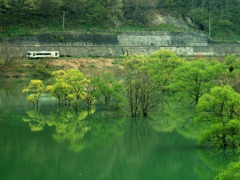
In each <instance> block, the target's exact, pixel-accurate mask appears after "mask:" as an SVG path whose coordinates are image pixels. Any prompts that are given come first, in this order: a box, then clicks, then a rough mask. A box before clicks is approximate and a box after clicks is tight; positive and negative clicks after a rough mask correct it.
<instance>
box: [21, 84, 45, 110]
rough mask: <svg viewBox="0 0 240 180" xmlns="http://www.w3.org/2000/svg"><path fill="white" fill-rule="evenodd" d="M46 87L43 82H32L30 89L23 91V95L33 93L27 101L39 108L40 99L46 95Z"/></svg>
mask: <svg viewBox="0 0 240 180" xmlns="http://www.w3.org/2000/svg"><path fill="white" fill-rule="evenodd" d="M44 91H45V87H44V84H43V82H42V81H41V80H31V82H30V83H29V85H28V87H26V88H24V89H23V91H22V92H23V93H31V94H29V95H28V97H27V100H28V101H29V102H31V103H33V106H37V107H38V103H39V98H40V96H41V95H42V94H43V93H44Z"/></svg>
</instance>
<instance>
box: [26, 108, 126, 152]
mask: <svg viewBox="0 0 240 180" xmlns="http://www.w3.org/2000/svg"><path fill="white" fill-rule="evenodd" d="M23 121H24V122H26V123H28V125H29V127H30V128H31V131H33V132H38V131H42V130H43V129H44V127H54V128H55V132H54V134H53V139H55V140H56V141H57V142H58V143H60V144H64V145H67V147H68V149H69V150H72V151H74V152H80V151H82V150H83V149H85V148H87V147H91V146H93V145H95V144H99V143H101V144H105V145H108V146H109V145H110V144H111V143H112V142H111V141H112V139H113V137H114V136H116V137H117V136H119V135H121V134H122V129H123V128H121V127H120V126H122V125H121V124H122V123H123V122H124V118H117V119H116V118H114V119H112V118H111V116H110V117H105V118H103V113H97V112H96V113H95V114H93V113H92V114H90V115H89V113H88V112H87V111H81V112H75V111H71V110H69V109H64V108H63V109H58V110H56V111H55V112H51V113H50V114H49V115H43V114H42V113H40V112H39V111H38V110H37V109H33V110H30V111H27V116H26V117H24V118H23Z"/></svg>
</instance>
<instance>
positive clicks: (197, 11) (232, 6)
mask: <svg viewBox="0 0 240 180" xmlns="http://www.w3.org/2000/svg"><path fill="white" fill-rule="evenodd" d="M239 10H240V2H239V1H238V0H221V1H217V0H209V1H204V0H188V1H186V0H151V1H147V0H107V1H106V0H1V1H0V35H1V34H6V33H9V34H8V35H14V31H23V27H25V28H26V29H30V28H35V29H38V28H43V27H47V28H48V29H51V28H52V29H54V30H55V29H56V30H60V29H61V27H62V24H61V22H62V18H63V13H64V16H66V19H67V20H66V27H68V28H69V30H72V29H79V28H84V27H85V28H86V27H90V28H91V27H96V26H97V27H102V28H119V27H123V26H124V27H126V26H127V27H129V26H141V27H148V28H149V27H150V26H151V24H150V22H151V20H152V18H153V16H154V14H164V15H171V16H173V17H183V18H188V19H191V21H192V22H193V23H194V24H195V28H196V29H199V30H202V31H205V32H206V33H207V32H208V31H209V28H211V31H212V33H211V35H212V36H213V37H214V36H215V37H222V35H223V34H224V35H227V36H228V37H238V36H239V34H240V31H239V30H238V29H239V25H240V19H239V18H238V17H239V14H240V11H239ZM20 27H21V28H20ZM155 28H156V27H155ZM159 28H160V27H159ZM157 30H158V29H157ZM170 30H174V29H173V28H171V29H170Z"/></svg>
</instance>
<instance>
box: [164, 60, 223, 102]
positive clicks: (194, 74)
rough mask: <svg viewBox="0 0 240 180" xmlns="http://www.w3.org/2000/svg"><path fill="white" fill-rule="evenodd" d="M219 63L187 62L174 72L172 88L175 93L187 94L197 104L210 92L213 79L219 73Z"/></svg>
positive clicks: (207, 61) (206, 61)
mask: <svg viewBox="0 0 240 180" xmlns="http://www.w3.org/2000/svg"><path fill="white" fill-rule="evenodd" d="M217 67H219V66H218V62H216V61H209V60H204V59H201V60H195V61H189V62H185V63H184V64H183V65H181V66H179V67H178V68H176V70H175V71H174V77H173V81H172V82H171V84H170V86H169V87H170V88H171V89H172V90H173V91H176V92H180V93H183V94H187V95H188V96H189V98H190V99H192V100H193V102H195V103H196V104H197V103H198V100H199V98H200V97H201V96H202V95H203V94H204V93H206V92H208V91H209V89H210V87H211V86H212V85H213V79H214V78H215V77H216V74H217V73H218V70H219V69H218V68H217Z"/></svg>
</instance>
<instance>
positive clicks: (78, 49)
mask: <svg viewBox="0 0 240 180" xmlns="http://www.w3.org/2000/svg"><path fill="white" fill-rule="evenodd" d="M8 48H9V49H10V50H9V52H15V53H17V54H18V55H19V56H22V57H26V52H27V51H59V52H60V55H62V56H73V57H87V56H92V57H94V56H100V57H101V56H102V57H106V56H108V57H109V56H125V55H131V54H151V53H153V52H155V51H157V50H160V49H170V50H172V51H173V52H175V53H176V54H178V55H184V56H194V55H209V56H211V55H227V54H238V55H240V46H234V47H229V46H188V47H177V46H175V47H173V46H172V47H165V46H110V45H107V46H104V45H102V46H11V47H8ZM1 49H3V50H4V48H3V47H1V46H0V50H1Z"/></svg>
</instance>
